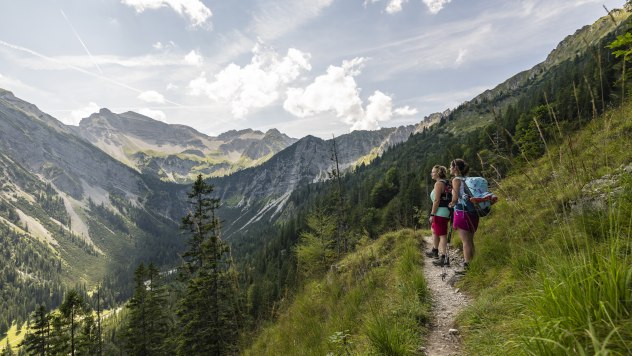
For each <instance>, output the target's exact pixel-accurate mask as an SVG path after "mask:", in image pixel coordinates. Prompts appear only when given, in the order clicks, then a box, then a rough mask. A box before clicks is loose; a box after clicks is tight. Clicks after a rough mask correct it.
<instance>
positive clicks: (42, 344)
mask: <svg viewBox="0 0 632 356" xmlns="http://www.w3.org/2000/svg"><path fill="white" fill-rule="evenodd" d="M31 320H32V323H31V325H30V332H29V333H28V334H27V335H26V336H25V337H24V341H23V342H22V345H23V346H24V347H25V348H26V351H27V352H28V353H29V354H31V355H45V354H47V353H50V352H48V336H49V334H50V317H49V315H48V311H47V310H46V307H45V306H44V305H40V306H39V307H38V308H37V309H36V310H35V311H34V312H33V314H32V316H31Z"/></svg>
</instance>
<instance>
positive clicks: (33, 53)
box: [0, 40, 182, 107]
mask: <svg viewBox="0 0 632 356" xmlns="http://www.w3.org/2000/svg"><path fill="white" fill-rule="evenodd" d="M0 45H2V46H5V47H8V48H11V49H14V50H17V51H21V52H26V53H28V54H31V55H33V56H35V57H39V58H42V59H45V60H47V61H50V62H53V63H57V64H59V65H62V66H65V67H68V68H70V69H74V70H76V71H78V72H80V73H83V74H87V75H89V76H91V77H94V78H98V79H101V80H104V81H106V82H109V83H112V84H115V85H117V86H120V87H122V88H125V89H128V90H131V91H133V92H136V93H138V94H141V93H143V90H140V89H136V88H133V87H131V86H129V85H127V84H125V83H121V82H119V81H116V80H114V79H110V78H108V77H105V76H103V75H100V74H96V73H92V72H90V71H87V70H85V69H83V68H79V67H77V66H74V65H72V64H68V63H64V62H62V61H59V60H57V59H55V58H52V57H48V56H45V55H43V54H41V53H38V52H35V51H33V50H31V49H28V48H26V47H22V46H17V45H14V44H11V43H7V42H4V41H2V40H0ZM165 101H166V102H168V103H169V104H173V105H176V106H179V107H181V106H182V105H181V104H178V103H176V102H173V101H171V100H167V99H165Z"/></svg>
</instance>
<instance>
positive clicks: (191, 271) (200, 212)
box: [177, 175, 240, 355]
mask: <svg viewBox="0 0 632 356" xmlns="http://www.w3.org/2000/svg"><path fill="white" fill-rule="evenodd" d="M212 192H213V186H212V185H210V184H207V183H205V182H204V180H203V179H202V176H201V175H199V176H198V177H197V180H196V181H195V183H193V188H192V191H191V192H190V193H188V200H189V204H190V207H191V212H190V213H189V214H187V215H186V216H185V217H184V218H183V219H182V230H184V231H185V233H186V234H187V235H189V237H190V239H189V249H188V251H187V252H186V253H185V254H184V255H183V259H184V264H183V266H182V272H183V273H182V275H183V277H184V279H185V282H186V284H187V286H186V291H185V292H184V295H183V297H182V299H181V300H180V302H179V307H178V311H177V314H178V323H179V331H180V334H179V337H178V340H177V353H178V354H180V355H225V354H231V353H234V352H235V349H236V342H237V333H238V318H239V317H240V315H239V312H238V310H239V309H238V305H237V304H238V300H239V296H238V291H237V286H236V285H235V283H234V279H233V278H232V273H234V269H233V266H232V261H231V259H230V248H229V246H228V245H227V244H226V243H225V242H224V241H222V240H221V238H220V234H219V232H220V226H219V220H218V218H217V216H216V214H215V212H216V210H217V208H218V207H219V199H215V198H212V197H211V193H212Z"/></svg>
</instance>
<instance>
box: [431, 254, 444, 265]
mask: <svg viewBox="0 0 632 356" xmlns="http://www.w3.org/2000/svg"><path fill="white" fill-rule="evenodd" d="M432 264H433V265H435V266H439V267H443V266H445V255H441V257H439V259H438V260H437V261H432Z"/></svg>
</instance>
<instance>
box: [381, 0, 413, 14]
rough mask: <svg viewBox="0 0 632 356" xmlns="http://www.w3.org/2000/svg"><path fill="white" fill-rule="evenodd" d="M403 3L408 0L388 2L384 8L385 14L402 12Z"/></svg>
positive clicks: (391, 0)
mask: <svg viewBox="0 0 632 356" xmlns="http://www.w3.org/2000/svg"><path fill="white" fill-rule="evenodd" d="M405 2H408V0H390V1H389V2H388V5H387V6H386V12H388V13H389V14H395V13H398V12H400V11H402V4H404V3H405Z"/></svg>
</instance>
